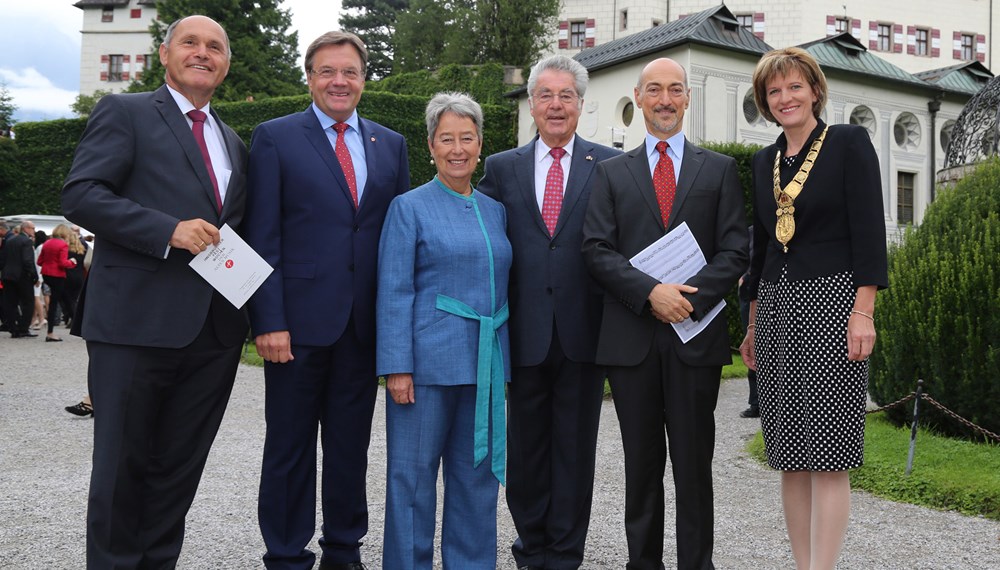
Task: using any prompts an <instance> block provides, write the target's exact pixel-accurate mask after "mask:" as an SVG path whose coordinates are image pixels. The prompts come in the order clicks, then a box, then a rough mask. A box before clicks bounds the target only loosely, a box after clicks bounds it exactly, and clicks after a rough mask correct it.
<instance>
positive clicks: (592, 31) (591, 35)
mask: <svg viewBox="0 0 1000 570" xmlns="http://www.w3.org/2000/svg"><path fill="white" fill-rule="evenodd" d="M584 34H585V41H584V45H585V46H586V47H594V43H595V39H596V37H597V24H596V23H595V22H594V19H593V18H588V19H587V27H586V30H585V31H584Z"/></svg>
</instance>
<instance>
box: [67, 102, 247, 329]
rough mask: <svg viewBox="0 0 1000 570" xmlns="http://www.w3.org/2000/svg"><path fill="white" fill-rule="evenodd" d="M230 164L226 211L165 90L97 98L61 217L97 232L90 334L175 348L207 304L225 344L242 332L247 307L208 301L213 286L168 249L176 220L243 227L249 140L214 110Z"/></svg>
mask: <svg viewBox="0 0 1000 570" xmlns="http://www.w3.org/2000/svg"><path fill="white" fill-rule="evenodd" d="M212 116H213V117H214V118H215V120H216V122H217V123H218V124H219V125H220V126H221V128H222V131H223V138H224V139H225V147H226V150H227V151H228V153H229V160H230V162H231V164H232V176H231V177H230V180H229V185H228V188H227V191H226V197H225V202H224V204H223V208H222V213H221V214H219V213H218V212H217V211H216V206H215V193H214V189H213V187H212V182H211V179H210V178H209V176H208V169H207V168H206V166H205V162H204V159H203V158H202V156H201V152H200V150H199V149H198V145H197V143H196V142H195V140H194V135H193V134H192V132H191V127H190V126H189V125H188V123H187V119H186V118H185V117H184V115H183V114H182V113H181V111H180V109H179V108H178V107H177V104H176V103H175V102H174V99H173V97H171V95H170V92H169V91H168V90H167V87H166V86H164V87H161V88H160V89H158V90H156V91H154V92H151V93H137V94H123V95H108V96H105V97H103V98H101V100H100V101H99V102H98V104H97V106H96V107H95V108H94V112H93V113H92V114H91V115H90V120H89V121H88V122H87V128H86V130H85V131H84V133H83V137H82V138H81V139H80V144H79V145H78V146H77V149H76V155H75V157H74V159H73V166H72V168H71V169H70V172H69V176H68V178H67V179H66V183H65V185H64V186H63V191H62V206H63V213H64V214H65V216H66V218H67V219H69V220H70V221H72V222H73V223H75V224H79V225H81V226H84V227H86V228H88V229H90V230H91V231H93V232H94V234H95V236H96V238H95V239H96V241H95V247H94V255H93V260H92V264H91V268H90V274H89V276H88V282H87V285H86V292H85V295H86V297H85V305H86V310H84V311H83V336H84V338H86V339H87V340H93V341H98V342H106V343H112V344H128V345H136V346H148V347H158V348H180V347H183V346H186V345H188V344H190V343H191V341H193V340H194V339H195V337H196V336H197V335H198V333H199V332H200V331H201V329H202V327H203V325H204V324H205V320H206V318H208V316H209V308H210V306H213V315H212V316H213V318H214V324H215V328H216V335H217V336H218V337H219V340H220V341H222V342H223V343H224V344H227V345H232V344H235V343H238V342H240V341H241V340H242V339H243V338H244V337H245V335H246V329H247V326H248V325H247V318H246V314H245V311H238V310H237V309H236V308H235V307H233V306H232V305H230V304H228V302H225V301H224V302H222V303H218V302H217V303H214V304H213V303H212V298H213V291H214V290H213V289H212V287H211V286H210V285H209V284H208V282H206V281H205V280H204V279H202V278H201V276H199V275H198V274H197V273H195V272H194V270H193V269H191V267H190V266H189V265H188V263H189V262H190V261H191V259H192V257H193V256H192V255H191V253H189V252H188V251H186V250H180V249H174V248H171V249H170V252H169V255H167V257H166V258H165V259H164V253H165V252H166V251H167V246H168V243H169V241H170V237H171V235H172V234H173V231H174V228H175V227H176V226H177V224H178V222H180V221H182V220H188V219H192V218H201V219H203V220H206V221H208V222H210V223H212V224H214V225H215V226H217V227H222V225H223V224H229V225H230V226H231V227H232V228H233V229H235V230H237V231H239V229H240V223H241V222H242V220H243V211H244V206H245V203H246V191H245V180H246V167H247V151H246V145H244V144H243V141H241V140H240V139H239V137H238V136H237V135H236V133H235V132H233V130H232V129H230V128H229V127H228V126H226V125H225V124H224V123H223V122H222V121H221V120H220V119H219V117H218V116H217V115H216V114H215V111H214V110H213V111H212Z"/></svg>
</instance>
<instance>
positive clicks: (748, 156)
mask: <svg viewBox="0 0 1000 570" xmlns="http://www.w3.org/2000/svg"><path fill="white" fill-rule="evenodd" d="M701 146H702V147H704V148H707V149H709V150H714V151H715V152H718V153H721V154H725V155H728V156H731V157H733V158H735V159H736V172H737V174H739V177H740V184H741V185H742V186H743V203H744V208H745V209H746V218H747V221H746V225H747V227H750V224H752V223H753V199H752V196H753V179H752V177H751V174H750V167H751V165H752V164H753V155H754V153H756V152H757V151H758V150H760V149H761V148H763V147H761V146H760V145H758V144H746V143H735V142H730V143H714V142H710V143H704V144H702V145H701ZM748 237H749V236H748ZM737 291H738V288H737V287H736V286H733V290H732V291H730V292H729V294H728V295H726V310H725V311H724V314H725V316H726V321H727V325H728V327H729V341H730V342H731V343H732V344H733V346H739V344H740V343H741V342H743V336H744V334H745V332H746V329H744V328H743V323H742V322H740V298H739V295H738V294H737Z"/></svg>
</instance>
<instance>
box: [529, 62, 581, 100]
mask: <svg viewBox="0 0 1000 570" xmlns="http://www.w3.org/2000/svg"><path fill="white" fill-rule="evenodd" d="M549 70H552V71H564V72H566V73H569V74H571V75H573V80H574V82H575V83H576V94H577V96H578V97H580V98H581V99H583V95H584V93H586V92H587V81H588V75H587V68H586V67H584V66H583V65H582V64H581V63H580V62H579V61H577V60H575V59H573V58H571V57H566V56H565V55H551V56H549V57H547V58H545V59H543V60H541V61H539V62H538V63H536V64H535V65H534V67H532V68H531V73H530V74H528V98H529V99H530V98H531V97H533V96H534V95H535V87H537V85H538V76H539V75H541V74H542V72H543V71H549Z"/></svg>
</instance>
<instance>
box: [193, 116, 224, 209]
mask: <svg viewBox="0 0 1000 570" xmlns="http://www.w3.org/2000/svg"><path fill="white" fill-rule="evenodd" d="M187 116H188V117H190V118H191V121H192V122H193V124H192V125H191V132H192V133H194V142H196V143H198V148H199V149H200V150H201V158H203V159H204V160H205V167H206V168H208V177H209V178H211V179H212V188H213V189H214V190H215V207H216V210H217V211H218V212H219V213H220V214H221V213H222V194H219V181H218V180H216V179H215V169H214V168H212V157H211V156H209V154H208V145H206V144H205V119H206V118H207V117H208V115H206V114H205V112H204V111H199V110H198V109H192V110H190V111H188V113H187Z"/></svg>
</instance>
